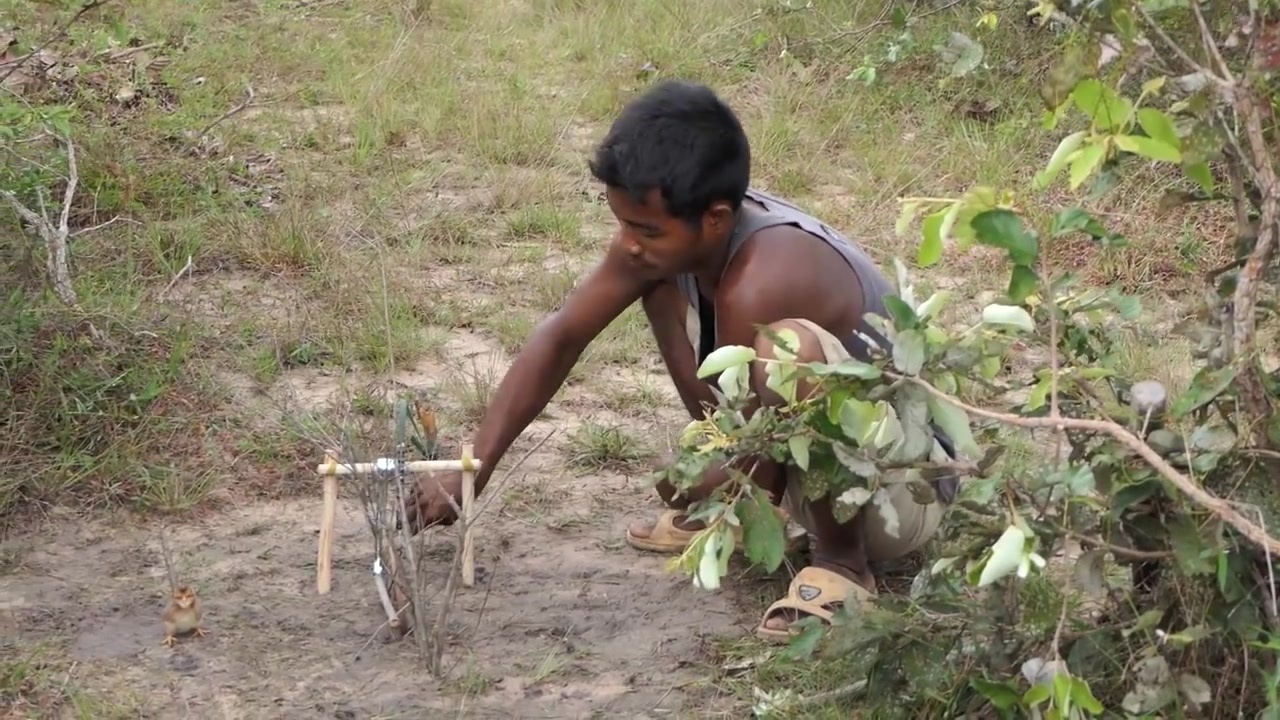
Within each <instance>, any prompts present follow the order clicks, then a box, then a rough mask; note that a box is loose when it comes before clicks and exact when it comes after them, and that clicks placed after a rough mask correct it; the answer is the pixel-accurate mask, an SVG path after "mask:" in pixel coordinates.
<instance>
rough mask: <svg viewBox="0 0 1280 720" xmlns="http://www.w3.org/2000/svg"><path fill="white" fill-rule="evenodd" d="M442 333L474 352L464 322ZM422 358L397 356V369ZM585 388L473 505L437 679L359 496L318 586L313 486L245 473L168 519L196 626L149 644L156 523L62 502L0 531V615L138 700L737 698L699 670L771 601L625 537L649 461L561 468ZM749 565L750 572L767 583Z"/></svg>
mask: <svg viewBox="0 0 1280 720" xmlns="http://www.w3.org/2000/svg"><path fill="white" fill-rule="evenodd" d="M451 343H452V344H454V346H455V347H454V348H453V349H454V350H460V349H463V348H468V347H469V348H470V349H471V352H472V354H474V355H484V354H486V352H485V351H484V349H483V347H482V344H480V343H478V341H477V340H476V339H475V337H474V336H458V337H455V338H452V339H451ZM488 356H489V357H490V358H496V357H498V355H497V353H496V352H493V351H489V352H488ZM651 372H654V373H655V375H656V374H657V373H658V372H660V369H659V368H658V367H657V366H654V367H653V368H651ZM431 374H432V373H431V368H423V367H414V368H406V369H405V371H403V373H402V374H401V375H400V378H401V379H402V380H412V379H413V378H415V377H421V376H430V375H431ZM655 379H657V380H659V381H662V382H666V381H665V378H662V377H660V376H657V377H656V378H655ZM279 383H281V384H284V385H289V386H291V387H292V394H293V395H294V396H295V397H297V398H300V399H302V400H304V401H307V402H316V401H318V400H319V399H321V398H322V397H323V396H324V395H326V394H328V393H332V392H335V391H336V385H334V384H333V383H332V382H331V381H329V380H327V379H326V378H325V377H322V376H319V375H316V374H314V373H311V374H309V375H303V374H298V373H295V374H290V375H285V376H284V377H282V378H281V380H280V381H279ZM663 387H664V389H665V390H667V391H669V392H670V393H671V394H672V398H673V403H672V405H671V407H672V409H673V412H672V413H671V414H669V415H668V416H667V417H666V418H665V419H666V420H667V421H668V422H667V424H668V426H669V427H671V428H672V429H677V428H678V427H679V424H676V423H678V422H679V414H678V406H677V405H675V404H674V390H673V389H671V388H670V387H669V385H663ZM589 405H590V402H589V399H584V398H582V397H576V396H575V395H574V393H573V392H572V388H571V389H569V390H568V391H566V392H565V393H563V394H562V396H561V397H560V398H558V400H557V402H555V403H553V405H552V406H551V408H549V411H548V413H547V414H546V416H545V417H544V418H543V419H541V420H539V421H538V422H537V423H535V424H534V425H533V426H532V427H531V428H530V429H529V430H528V431H526V433H525V435H524V436H523V437H522V438H521V440H520V441H519V442H518V443H517V445H516V447H514V448H513V449H512V450H511V451H510V454H509V456H508V457H509V460H508V461H507V462H508V463H510V462H512V461H514V460H515V459H516V458H518V457H520V456H521V455H524V454H525V452H526V451H527V450H529V449H531V448H532V447H533V446H534V445H535V444H536V443H537V441H538V440H539V439H541V438H542V436H544V435H545V434H546V433H547V432H548V431H549V430H551V429H556V430H557V433H556V434H555V435H554V436H553V437H552V438H551V440H550V441H548V442H547V443H546V444H544V445H543V446H542V447H541V448H539V449H538V451H537V452H536V453H535V454H534V455H532V456H530V457H529V459H528V460H527V461H526V462H525V463H524V464H523V465H522V466H521V467H520V469H519V470H518V471H517V472H516V473H513V476H512V478H511V479H510V480H509V481H508V485H507V487H502V488H489V489H487V491H486V493H485V495H484V498H489V497H493V498H494V500H493V503H492V504H491V505H489V506H488V507H487V509H486V510H485V512H484V515H483V517H482V519H481V523H480V524H479V525H478V526H477V538H478V540H477V564H478V566H479V568H480V572H479V574H478V577H479V582H478V583H477V585H476V586H475V587H474V588H471V589H463V590H462V591H461V592H460V594H459V596H458V599H457V601H456V605H455V609H454V611H453V613H452V614H451V622H450V624H449V636H450V642H449V646H448V648H447V651H446V654H445V660H446V663H447V664H448V665H449V666H450V672H449V674H448V678H447V679H446V680H445V681H444V682H443V683H442V684H439V685H438V684H437V683H436V682H435V681H433V680H432V679H431V678H430V677H429V676H428V675H427V674H426V671H425V670H424V669H422V667H421V665H420V664H419V663H418V660H417V657H416V652H415V645H414V644H413V643H412V642H411V641H397V642H388V641H387V640H386V633H385V631H384V632H383V633H381V634H379V633H378V630H379V627H380V625H381V624H382V622H383V619H384V618H383V616H382V613H381V610H380V608H379V606H378V604H377V599H376V596H375V593H374V592H373V585H372V583H371V582H370V579H369V563H370V562H371V558H372V555H371V552H372V549H371V548H372V545H371V541H370V539H369V538H370V536H369V533H368V531H367V529H366V525H365V520H364V516H363V514H362V510H361V508H360V506H359V504H358V502H357V501H356V500H355V498H354V497H350V498H344V499H343V502H342V505H341V508H340V511H339V516H338V525H337V533H336V540H335V551H334V579H333V590H332V592H331V593H330V594H328V595H325V596H320V595H317V594H316V589H315V557H316V542H317V536H318V532H319V520H320V502H319V496H318V491H317V494H316V496H315V497H314V499H313V498H310V497H299V498H292V499H288V500H281V501H272V502H244V501H240V500H235V499H234V496H235V493H234V487H235V485H236V480H232V481H231V482H229V483H227V485H229V486H231V488H232V492H231V493H228V494H227V497H226V498H225V499H224V501H223V502H222V503H220V504H221V507H222V509H221V510H219V511H217V512H214V513H207V514H205V515H204V516H203V517H201V518H198V519H196V520H194V521H183V523H181V524H174V525H172V526H170V530H169V532H170V537H171V539H172V544H173V547H174V552H175V555H176V557H175V564H176V565H177V567H178V572H179V575H180V577H181V580H182V581H184V582H190V583H192V584H194V585H195V586H196V587H197V588H198V591H199V594H200V597H201V598H202V599H203V601H204V603H205V607H206V612H207V618H208V619H207V628H208V630H209V635H208V636H206V637H204V638H184V639H181V640H180V641H179V643H178V644H177V645H176V646H175V647H174V648H172V649H170V648H166V647H164V646H163V645H162V644H161V640H162V638H163V630H162V627H161V623H160V617H161V613H162V611H163V608H164V603H165V599H166V595H167V590H168V585H167V580H166V576H165V568H164V562H163V554H162V550H161V546H160V542H159V537H158V534H157V530H158V526H157V525H156V524H154V523H153V524H150V525H148V526H145V527H139V525H138V523H137V522H136V521H135V520H129V519H125V518H116V519H102V518H101V517H99V518H97V519H88V518H86V517H80V516H72V515H71V514H70V513H65V514H58V513H55V514H52V515H48V516H45V517H42V518H38V519H36V520H33V521H32V523H31V524H30V526H29V527H26V528H24V529H23V530H22V531H21V532H20V533H18V534H14V535H12V536H10V537H8V538H7V539H6V540H5V541H4V543H3V546H2V549H0V557H2V558H5V559H6V563H5V564H7V565H10V567H9V568H7V569H6V570H7V571H6V572H5V573H3V574H0V635H3V636H4V637H7V638H13V639H14V642H16V644H18V645H19V646H22V647H27V646H42V647H46V648H48V649H49V650H50V652H51V653H53V654H54V656H57V657H59V658H60V659H65V660H69V661H70V662H72V663H73V665H72V666H71V670H70V672H69V674H68V681H69V682H71V683H74V685H75V686H76V687H77V688H78V689H79V690H81V691H84V692H86V693H88V694H91V695H93V696H97V697H102V698H111V703H112V704H113V705H114V704H119V705H121V706H126V707H129V708H130V713H128V714H129V715H131V716H142V717H154V718H171V717H172V718H181V717H223V718H264V717H290V718H308V717H316V718H320V717H324V718H372V717H380V718H381V717H425V716H431V715H428V713H430V714H432V715H433V714H434V713H436V712H448V713H455V714H456V716H458V717H522V718H593V717H607V716H608V717H612V716H621V717H628V718H660V717H663V718H665V717H691V716H697V717H708V716H733V715H735V713H732V711H731V710H730V708H731V706H732V702H731V700H730V698H728V697H727V696H722V694H721V693H719V692H718V691H717V690H716V689H715V688H714V685H713V683H712V682H711V681H710V678H711V677H712V676H713V673H712V670H711V668H710V665H709V663H710V662H712V661H713V660H714V658H713V657H712V654H711V652H710V649H709V647H708V646H707V642H706V640H707V638H709V637H711V636H726V635H728V636H734V635H739V634H745V633H749V632H750V631H751V629H752V627H753V625H754V623H755V622H756V621H757V616H758V613H759V612H760V610H761V609H762V608H763V605H761V606H760V607H756V605H758V604H759V602H754V603H741V602H739V601H738V600H737V599H736V598H737V597H740V596H741V595H742V590H743V588H742V587H740V588H738V590H737V591H736V592H735V591H734V590H732V589H730V590H722V591H721V592H720V593H717V594H709V593H706V592H701V591H697V590H695V589H694V588H693V587H692V585H691V583H690V582H688V581H686V580H685V579H683V578H682V577H681V576H679V575H675V574H672V573H669V572H667V571H666V570H665V568H664V565H665V562H666V560H667V558H665V557H663V556H657V555H651V554H644V553H639V552H637V551H634V550H632V549H631V548H630V547H629V546H627V545H626V544H625V542H624V540H623V537H624V532H625V527H626V525H627V523H628V522H630V521H631V520H633V519H635V518H637V517H648V516H652V515H653V514H654V513H656V512H657V511H658V501H657V499H656V497H655V496H654V495H653V494H652V491H651V490H650V489H649V486H648V481H647V479H646V478H645V477H644V476H643V474H642V473H637V474H634V475H633V476H630V477H628V476H626V475H621V474H599V475H582V474H578V473H575V472H573V471H571V470H566V469H565V462H564V450H563V448H562V446H561V445H562V443H564V442H565V438H566V437H567V436H568V434H569V433H568V432H566V431H568V430H571V429H572V427H573V426H574V424H575V423H577V422H579V421H580V417H581V412H582V411H581V410H575V409H574V408H582V407H584V406H589ZM598 414H599V411H597V412H596V413H593V416H598ZM298 475H299V477H298V478H294V479H293V481H295V482H307V481H309V478H308V477H306V473H305V471H304V470H301V469H300V470H299V472H298ZM500 476H501V472H500V473H499V474H498V477H499V478H500ZM453 542H454V538H453V535H452V531H450V530H442V531H439V532H438V533H437V534H436V535H435V537H433V538H432V547H433V548H436V549H438V551H439V555H438V557H439V558H440V566H441V572H442V573H443V572H444V568H445V567H446V566H447V561H448V559H449V558H451V557H452V555H451V553H452V547H453ZM758 575H759V574H758V573H755V572H753V573H752V574H751V575H750V576H748V577H745V578H742V583H743V584H744V585H745V586H746V588H747V589H750V588H751V587H752V586H754V587H755V588H756V589H757V590H759V589H760V585H759V584H760V581H761V579H760V578H759V577H758ZM760 599H762V597H761V598H757V600H760ZM286 669H287V670H286ZM722 712H723V713H724V714H721V713H722Z"/></svg>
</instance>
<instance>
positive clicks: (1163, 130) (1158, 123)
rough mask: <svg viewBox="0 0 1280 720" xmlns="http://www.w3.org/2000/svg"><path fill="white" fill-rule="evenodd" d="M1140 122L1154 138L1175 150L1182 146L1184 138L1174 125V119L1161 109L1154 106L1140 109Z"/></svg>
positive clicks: (1148, 134)
mask: <svg viewBox="0 0 1280 720" xmlns="http://www.w3.org/2000/svg"><path fill="white" fill-rule="evenodd" d="M1138 124H1139V125H1141V126H1142V129H1143V130H1144V131H1146V133H1147V137H1149V138H1151V139H1152V140H1156V141H1158V142H1161V143H1164V144H1165V145H1168V146H1169V147H1171V148H1173V149H1175V150H1180V149H1181V148H1182V140H1181V138H1179V137H1178V131H1177V130H1176V129H1174V127H1173V121H1172V120H1170V119H1169V116H1168V115H1165V114H1164V113H1162V112H1160V111H1159V110H1157V109H1155V108H1152V107H1145V108H1142V109H1141V110H1139V111H1138Z"/></svg>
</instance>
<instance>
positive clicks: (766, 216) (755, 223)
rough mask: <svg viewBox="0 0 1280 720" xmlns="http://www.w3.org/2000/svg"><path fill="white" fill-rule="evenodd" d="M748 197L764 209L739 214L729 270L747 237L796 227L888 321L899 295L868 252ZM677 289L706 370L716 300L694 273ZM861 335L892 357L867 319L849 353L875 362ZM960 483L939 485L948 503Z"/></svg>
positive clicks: (820, 225) (760, 196)
mask: <svg viewBox="0 0 1280 720" xmlns="http://www.w3.org/2000/svg"><path fill="white" fill-rule="evenodd" d="M747 197H748V198H749V199H751V200H754V201H756V202H757V203H759V204H760V206H756V205H755V204H753V203H743V205H742V209H741V211H740V212H739V213H738V224H737V225H735V226H734V228H733V234H732V235H731V236H730V237H729V256H728V258H727V259H726V260H725V265H726V266H728V264H729V262H732V260H733V256H734V255H736V254H737V253H738V251H739V250H741V249H742V246H743V244H745V243H746V241H747V238H749V237H751V236H752V235H754V234H755V233H757V232H759V231H761V230H764V229H765V228H770V227H776V226H778V225H794V226H796V227H798V228H800V229H801V230H804V231H805V232H807V233H809V234H810V235H813V236H814V237H817V238H819V239H821V240H822V241H823V242H825V243H827V245H830V246H831V247H833V248H835V250H836V252H838V253H840V255H841V257H843V258H844V260H845V262H847V263H849V267H851V268H853V271H854V273H856V274H857V276H858V280H859V281H860V282H861V284H862V303H863V305H862V306H863V308H865V311H866V312H868V313H875V314H877V315H882V316H884V315H887V314H888V312H887V310H886V309H885V304H884V298H885V296H886V295H893V294H896V293H897V289H896V288H895V287H894V286H893V285H892V283H890V282H889V278H887V277H885V275H884V273H883V272H881V271H880V268H879V267H878V266H877V265H876V263H875V261H873V260H872V259H871V257H870V256H869V255H867V254H866V252H864V251H863V250H862V248H860V247H858V246H857V245H854V244H853V242H851V241H850V240H849V239H848V238H846V237H845V236H844V235H841V234H840V233H838V232H836V231H835V230H834V229H833V228H831V227H830V226H828V225H827V224H826V223H824V222H822V221H821V220H818V219H817V218H814V217H813V216H812V215H809V214H808V213H806V212H804V211H803V210H801V209H800V208H798V207H796V206H795V205H792V204H791V203H789V202H787V201H785V200H782V199H781V198H776V197H773V196H772V195H768V194H766V193H763V192H760V191H759V190H748V191H747ZM676 286H677V287H679V288H680V292H681V293H683V294H684V296H685V298H686V299H687V300H688V301H689V304H690V305H692V306H693V309H694V310H695V311H697V313H698V317H699V318H700V320H701V326H702V327H701V332H702V338H701V342H700V343H699V345H700V347H699V348H698V364H699V365H701V364H702V361H703V360H705V359H706V357H707V355H709V354H710V353H711V351H712V350H714V349H715V345H716V330H715V308H714V307H713V303H712V302H711V301H710V299H709V298H706V297H705V296H703V295H702V293H701V292H700V291H699V290H698V281H697V278H695V277H694V276H693V275H692V274H687V273H686V274H683V275H677V276H676ZM849 299H850V300H853V297H852V296H851V297H850V298H849ZM860 334H862V335H866V336H867V337H869V338H871V341H872V342H874V343H876V344H877V345H879V346H880V347H882V348H884V349H885V350H886V351H888V352H892V350H891V347H892V343H890V342H889V340H888V338H886V337H885V336H884V335H882V334H881V333H880V332H878V331H877V330H876V329H875V328H873V327H871V325H870V324H869V323H868V322H867V321H866V320H865V319H863V320H861V321H860V322H859V325H858V327H857V329H856V330H855V331H854V332H851V333H849V335H847V336H846V337H843V338H840V341H841V343H843V344H844V346H845V349H846V350H848V351H849V354H850V355H852V356H853V357H855V358H858V359H860V360H864V361H869V360H870V359H871V358H870V348H869V347H868V346H867V344H866V341H865V340H863V338H862V337H860ZM931 425H932V423H931ZM933 432H934V436H935V437H936V438H937V439H938V442H939V443H941V444H942V447H943V450H945V451H946V453H947V455H949V456H951V457H952V458H954V457H955V456H956V451H955V445H954V444H953V443H952V441H951V439H950V438H949V437H947V435H946V434H945V433H943V432H942V430H941V428H939V427H937V426H936V425H933ZM959 482H960V481H959V478H958V477H956V476H955V475H950V474H949V475H947V476H944V477H942V478H940V479H939V480H937V482H936V488H937V490H938V495H939V496H940V497H941V499H942V501H943V502H945V503H948V504H950V503H951V502H952V501H953V500H954V499H955V495H956V490H957V489H958V486H959Z"/></svg>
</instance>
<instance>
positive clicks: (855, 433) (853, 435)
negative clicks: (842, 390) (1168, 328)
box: [840, 397, 879, 445]
mask: <svg viewBox="0 0 1280 720" xmlns="http://www.w3.org/2000/svg"><path fill="white" fill-rule="evenodd" d="M878 417H879V413H878V412H876V407H875V406H874V405H872V404H871V403H869V402H867V401H865V400H858V399H857V398H852V397H851V398H846V399H845V401H844V403H843V404H842V405H841V406H840V430H841V431H842V432H843V433H844V434H845V437H847V438H849V439H850V440H853V441H854V442H856V443H858V444H859V445H866V444H867V440H868V439H869V438H870V435H871V431H872V429H874V428H875V422H876V420H877V419H878Z"/></svg>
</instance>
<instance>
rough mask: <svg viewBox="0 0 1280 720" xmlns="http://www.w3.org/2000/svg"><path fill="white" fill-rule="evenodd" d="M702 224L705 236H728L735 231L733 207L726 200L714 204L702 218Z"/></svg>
mask: <svg viewBox="0 0 1280 720" xmlns="http://www.w3.org/2000/svg"><path fill="white" fill-rule="evenodd" d="M702 222H703V228H702V229H703V231H704V234H708V235H713V236H714V235H721V234H728V233H729V231H730V230H732V229H733V206H732V205H730V204H729V203H728V202H725V201H724V200H718V201H716V202H714V203H712V204H711V207H709V208H707V212H706V214H705V215H703V216H702Z"/></svg>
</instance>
